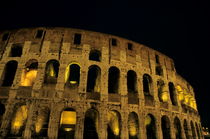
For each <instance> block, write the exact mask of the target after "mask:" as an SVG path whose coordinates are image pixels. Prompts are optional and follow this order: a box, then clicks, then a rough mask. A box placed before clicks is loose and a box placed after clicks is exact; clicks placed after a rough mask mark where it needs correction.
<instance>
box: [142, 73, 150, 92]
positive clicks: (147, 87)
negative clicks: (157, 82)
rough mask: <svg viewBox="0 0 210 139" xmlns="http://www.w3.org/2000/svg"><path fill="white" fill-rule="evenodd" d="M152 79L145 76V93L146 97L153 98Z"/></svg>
mask: <svg viewBox="0 0 210 139" xmlns="http://www.w3.org/2000/svg"><path fill="white" fill-rule="evenodd" d="M151 88H152V78H151V77H150V76H149V75H148V74H144V75H143V92H144V95H146V96H152V92H151Z"/></svg>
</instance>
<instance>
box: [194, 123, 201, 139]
mask: <svg viewBox="0 0 210 139" xmlns="http://www.w3.org/2000/svg"><path fill="white" fill-rule="evenodd" d="M195 127H196V131H197V135H198V139H200V137H201V136H200V132H199V128H198V124H197V123H195Z"/></svg>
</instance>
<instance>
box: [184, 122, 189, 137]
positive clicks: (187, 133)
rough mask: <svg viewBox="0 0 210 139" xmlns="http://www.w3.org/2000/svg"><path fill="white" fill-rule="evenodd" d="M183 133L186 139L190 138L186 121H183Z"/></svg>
mask: <svg viewBox="0 0 210 139" xmlns="http://www.w3.org/2000/svg"><path fill="white" fill-rule="evenodd" d="M184 132H185V137H186V139H190V136H189V128H188V125H187V121H186V119H185V120H184Z"/></svg>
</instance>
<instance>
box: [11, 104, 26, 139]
mask: <svg viewBox="0 0 210 139" xmlns="http://www.w3.org/2000/svg"><path fill="white" fill-rule="evenodd" d="M27 118H28V108H27V106H26V105H21V106H20V107H18V108H17V109H16V111H15V112H14V113H13V117H12V120H11V123H10V127H9V128H10V129H9V132H8V134H7V137H8V138H9V137H22V135H23V132H24V130H25V126H26V121H27Z"/></svg>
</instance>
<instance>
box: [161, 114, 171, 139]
mask: <svg viewBox="0 0 210 139" xmlns="http://www.w3.org/2000/svg"><path fill="white" fill-rule="evenodd" d="M161 129H162V135H163V139H170V138H171V128H170V120H169V118H168V116H166V115H164V116H162V118H161Z"/></svg>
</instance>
